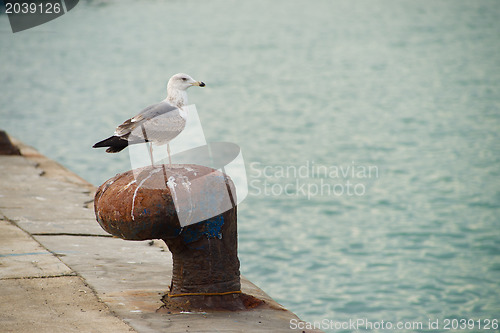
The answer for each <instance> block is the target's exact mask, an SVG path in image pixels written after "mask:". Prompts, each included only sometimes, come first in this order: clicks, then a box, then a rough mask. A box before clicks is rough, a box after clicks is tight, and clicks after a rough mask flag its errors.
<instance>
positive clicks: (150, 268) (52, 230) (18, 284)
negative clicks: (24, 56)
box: [0, 138, 311, 333]
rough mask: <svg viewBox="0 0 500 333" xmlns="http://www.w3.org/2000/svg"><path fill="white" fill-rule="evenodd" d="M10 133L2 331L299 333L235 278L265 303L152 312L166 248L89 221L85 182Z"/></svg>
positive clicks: (0, 212) (1, 195) (4, 170)
mask: <svg viewBox="0 0 500 333" xmlns="http://www.w3.org/2000/svg"><path fill="white" fill-rule="evenodd" d="M10 139H11V141H12V142H13V143H14V146H16V147H18V148H19V150H20V152H21V155H0V173H1V176H0V177H1V178H0V295H2V301H1V302H0V327H2V332H37V333H44V332H51V333H53V332H285V331H287V332H288V331H295V332H297V331H298V332H304V331H302V330H291V329H290V320H291V319H296V320H297V319H298V318H297V316H296V315H294V314H293V313H292V312H290V311H288V310H286V309H285V308H283V307H282V306H281V305H279V304H278V303H276V302H275V301H274V300H272V299H271V298H270V297H269V296H268V295H266V294H265V293H264V292H263V291H262V290H260V289H259V288H258V287H257V286H255V285H254V284H252V283H251V282H250V281H248V280H247V279H245V278H244V277H242V279H241V283H242V291H243V292H244V293H247V294H250V295H253V296H255V297H257V298H260V299H263V300H265V302H266V303H267V304H268V306H267V307H265V308H258V309H253V310H250V311H236V312H212V313H210V312H208V313H180V314H168V313H157V312H156V310H157V309H159V308H160V307H161V306H162V305H163V303H162V302H161V297H162V295H164V294H165V293H166V292H167V291H168V287H169V284H170V280H171V274H172V259H171V254H170V252H168V249H166V248H165V247H164V246H163V244H162V242H161V241H154V242H152V241H140V242H136V241H125V240H122V239H118V238H114V237H112V236H111V235H109V234H107V233H106V232H105V231H103V230H102V229H101V227H100V226H99V224H98V223H97V222H96V220H95V216H94V211H93V204H92V202H93V196H94V193H95V187H94V186H92V185H91V184H89V183H87V182H86V181H85V180H83V179H82V178H80V177H78V176H77V175H75V174H74V173H72V172H70V171H68V170H67V169H65V168H64V167H62V166H61V165H59V164H58V163H56V162H54V161H52V160H50V159H48V158H46V157H45V156H43V155H41V154H40V153H38V152H37V151H36V150H35V149H33V148H31V147H28V146H26V145H24V144H23V143H22V142H19V141H17V140H15V139H13V138H10ZM110 176H112V175H110ZM305 332H311V331H305Z"/></svg>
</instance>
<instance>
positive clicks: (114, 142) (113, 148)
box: [92, 135, 128, 153]
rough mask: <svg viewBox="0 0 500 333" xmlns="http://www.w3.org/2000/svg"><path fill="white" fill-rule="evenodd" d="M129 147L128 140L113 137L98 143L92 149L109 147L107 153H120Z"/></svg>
mask: <svg viewBox="0 0 500 333" xmlns="http://www.w3.org/2000/svg"><path fill="white" fill-rule="evenodd" d="M127 146H128V140H127V139H123V138H121V137H119V136H116V135H113V136H110V137H109V138H107V139H104V140H102V141H99V142H97V143H96V144H94V145H93V146H92V148H104V147H109V148H108V149H106V152H107V153H118V152H120V151H122V150H123V149H125V148H127Z"/></svg>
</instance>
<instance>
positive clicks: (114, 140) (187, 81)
mask: <svg viewBox="0 0 500 333" xmlns="http://www.w3.org/2000/svg"><path fill="white" fill-rule="evenodd" d="M192 86H199V87H204V86H205V83H203V82H202V81H195V80H194V79H193V78H192V77H191V76H189V75H187V74H183V73H179V74H175V75H174V76H172V77H171V78H170V80H168V84H167V98H165V99H164V100H163V101H161V102H160V103H157V104H153V105H150V106H148V107H147V108H145V109H144V110H142V111H141V112H139V114H137V115H136V116H134V117H132V118H130V119H128V120H126V121H124V122H123V124H121V125H120V126H118V127H117V128H116V130H115V134H114V135H113V136H110V137H109V138H107V139H104V140H102V141H99V142H97V143H96V144H95V145H94V146H93V147H92V148H102V147H108V149H106V152H107V153H118V152H120V151H122V150H123V149H125V148H127V146H128V145H132V144H138V143H144V142H149V157H150V159H151V165H152V166H154V159H153V147H152V144H153V143H154V144H156V145H164V144H167V152H168V160H169V162H170V166H172V160H171V158H170V145H169V143H170V141H171V140H172V139H174V138H175V137H176V136H178V135H179V134H180V133H181V132H182V131H183V130H184V127H185V126H186V119H187V111H186V110H184V109H183V107H184V106H185V105H186V104H187V91H186V90H187V89H188V88H189V87H192Z"/></svg>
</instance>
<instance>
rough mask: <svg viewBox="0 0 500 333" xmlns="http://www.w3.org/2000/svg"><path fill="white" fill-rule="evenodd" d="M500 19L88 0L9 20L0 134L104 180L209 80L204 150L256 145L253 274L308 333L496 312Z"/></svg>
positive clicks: (325, 7)
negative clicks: (327, 324)
mask: <svg viewBox="0 0 500 333" xmlns="http://www.w3.org/2000/svg"><path fill="white" fill-rule="evenodd" d="M499 17H500V2H498V1H433V2H430V1H355V2H354V1H299V0H295V1H247V2H236V1H210V2H195V1H88V2H85V1H81V3H80V4H79V5H78V6H77V7H76V8H75V9H74V10H72V11H71V12H69V13H68V14H66V15H64V16H62V17H61V18H59V19H57V20H54V21H52V22H50V23H47V24H45V25H42V26H40V27H38V28H34V29H31V30H27V31H25V32H21V33H17V34H12V33H11V32H10V27H9V25H8V20H7V17H6V16H5V15H0V71H1V72H0V73H1V75H0V88H1V94H0V103H1V104H0V105H1V107H0V128H2V129H5V130H7V131H8V132H9V133H11V134H12V135H14V136H16V137H17V138H19V139H21V140H23V141H24V142H26V143H28V144H31V145H33V146H35V147H36V148H37V149H38V150H40V151H41V152H42V153H44V154H45V155H47V156H49V157H51V158H54V159H56V160H57V161H59V162H61V163H62V164H64V165H65V166H67V167H68V168H69V169H71V170H73V171H75V172H76V173H78V174H79V175H81V176H83V177H84V178H86V179H87V180H89V181H91V182H92V183H94V184H96V185H99V184H100V183H102V182H103V181H104V180H106V179H107V178H110V177H112V176H113V175H114V174H116V173H118V172H120V171H123V170H126V169H128V168H129V159H128V155H127V153H121V154H118V155H108V154H105V153H104V152H103V151H102V150H92V149H91V148H90V147H91V146H92V144H93V143H95V142H97V141H98V140H100V139H102V138H105V137H107V136H108V135H110V134H111V133H112V131H113V129H114V127H115V126H116V125H118V124H120V123H121V122H122V121H123V120H125V119H126V118H128V117H130V116H132V115H134V114H135V113H136V112H138V111H139V110H141V109H142V108H143V107H145V106H147V105H149V104H151V103H153V102H156V101H159V100H161V99H163V98H164V96H165V93H166V89H165V88H166V81H167V80H168V78H169V77H170V76H171V75H172V74H175V73H177V72H186V73H188V74H190V75H192V76H193V77H194V78H195V79H197V80H203V81H205V82H206V83H207V87H206V88H204V89H196V88H192V89H190V91H189V96H190V102H191V103H194V104H196V107H197V110H198V112H199V114H200V117H201V121H202V124H203V127H204V130H205V135H206V138H207V140H208V141H230V142H235V143H237V144H239V145H240V146H241V147H242V151H243V156H244V158H245V161H246V167H247V172H248V178H249V181H250V189H249V196H248V197H247V199H246V200H245V201H244V202H243V203H242V204H241V205H240V206H239V210H238V214H239V217H238V219H239V253H240V259H241V270H242V273H243V274H245V275H246V276H247V277H248V278H250V279H251V280H252V281H253V282H255V283H256V284H257V285H259V286H260V287H262V288H263V289H264V290H265V291H267V292H268V293H269V294H270V295H271V296H272V297H274V298H275V299H276V300H278V301H279V302H280V303H282V304H284V305H285V306H286V307H288V308H289V309H291V310H292V311H294V312H296V313H297V314H298V315H299V316H300V317H301V318H302V319H304V320H307V321H310V322H312V321H320V320H322V319H329V320H334V321H339V322H344V321H348V320H349V319H354V320H355V319H358V318H367V319H369V320H371V321H374V322H375V321H381V320H384V321H394V322H395V321H420V322H423V323H424V324H425V325H424V328H426V325H427V323H428V320H429V318H430V319H432V320H435V319H439V320H440V321H441V322H442V321H443V320H444V319H445V318H467V319H469V318H472V319H476V320H477V319H486V318H489V319H493V318H499V317H500V163H499V162H500V20H499V19H498V18H499ZM174 142H175V141H174ZM340 168H342V170H343V171H346V170H347V171H348V172H347V175H346V176H345V177H344V176H343V175H342V170H340ZM348 168H349V169H348ZM352 171H354V174H353V173H352ZM337 172H338V173H337ZM5 176H6V175H2V177H5ZM348 182H349V183H348ZM349 184H351V185H349ZM349 189H350V190H351V192H350V194H349V193H348V190H349ZM341 190H342V191H341ZM355 191H357V192H355ZM476 328H477V326H476Z"/></svg>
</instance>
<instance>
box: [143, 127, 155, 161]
mask: <svg viewBox="0 0 500 333" xmlns="http://www.w3.org/2000/svg"><path fill="white" fill-rule="evenodd" d="M141 129H142V136H143V137H144V142H146V144H147V142H148V135H147V134H146V129H145V128H144V125H141ZM149 158H150V159H151V166H152V167H154V166H155V160H154V159H153V142H149Z"/></svg>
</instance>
